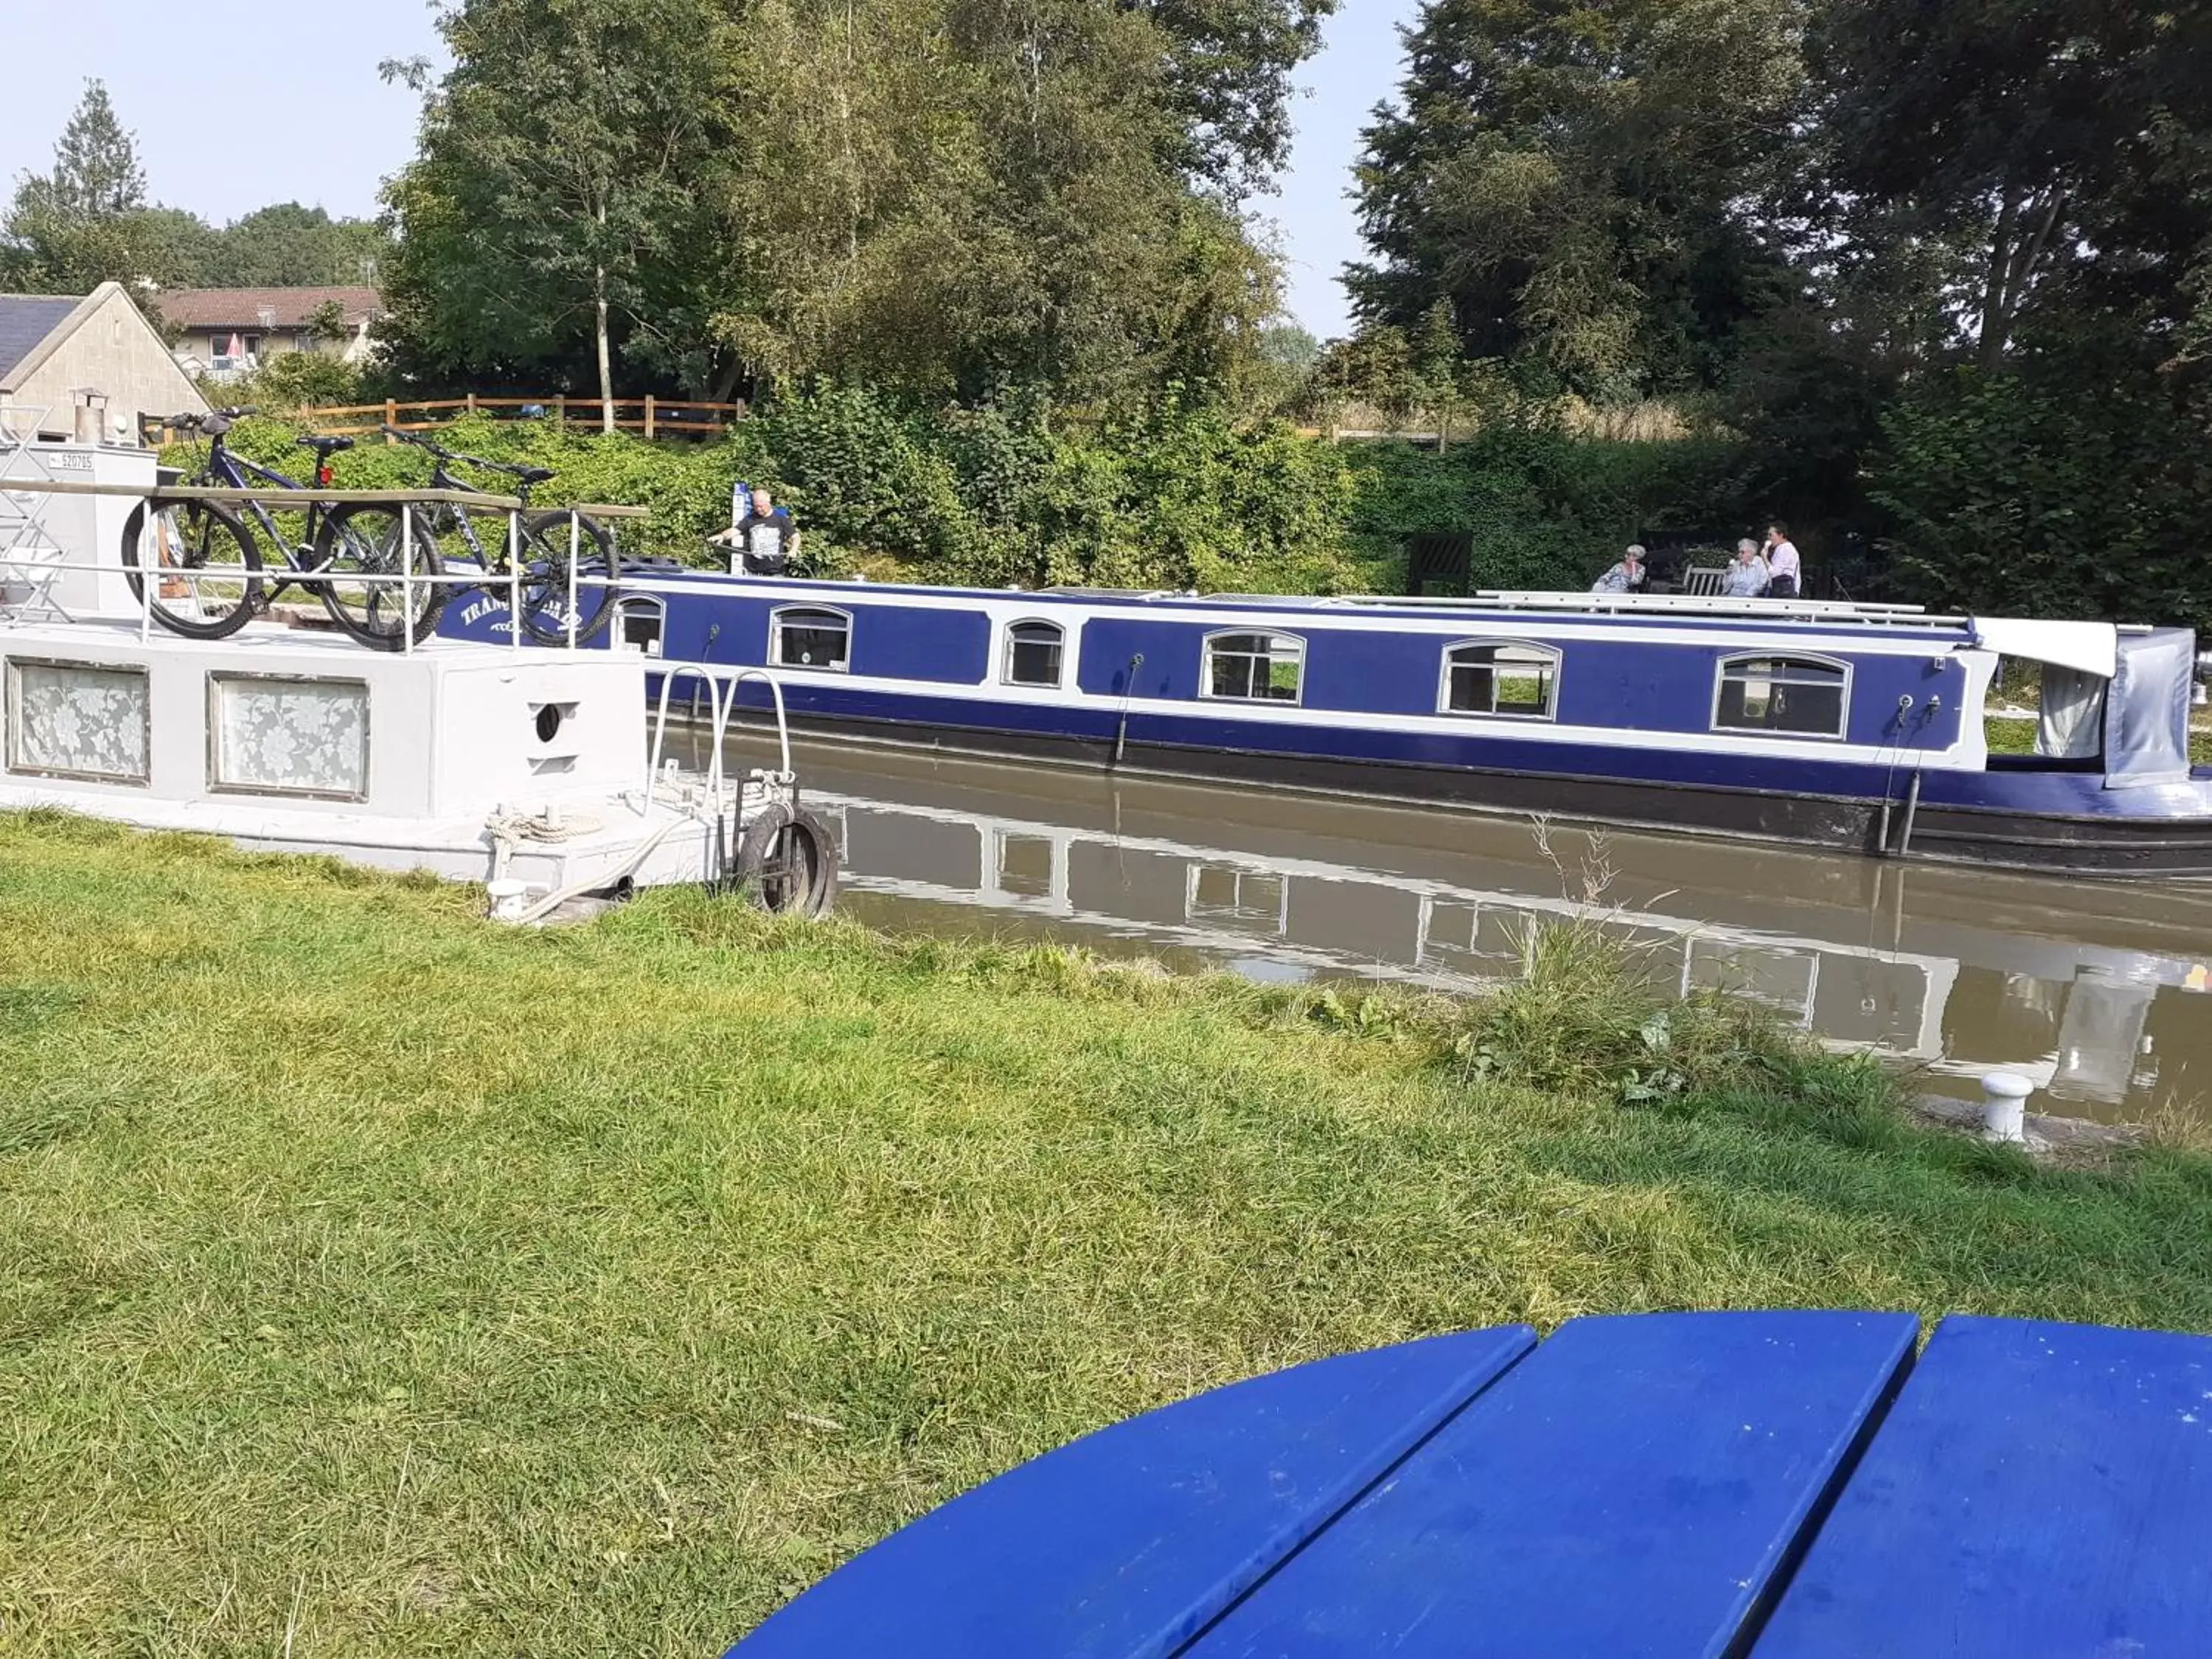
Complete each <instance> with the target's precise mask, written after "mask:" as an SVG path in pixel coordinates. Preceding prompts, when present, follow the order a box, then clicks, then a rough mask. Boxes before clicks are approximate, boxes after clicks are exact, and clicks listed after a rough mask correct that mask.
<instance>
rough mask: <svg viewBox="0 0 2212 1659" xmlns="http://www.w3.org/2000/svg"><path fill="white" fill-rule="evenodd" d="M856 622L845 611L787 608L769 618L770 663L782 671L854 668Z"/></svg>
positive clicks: (806, 607)
mask: <svg viewBox="0 0 2212 1659" xmlns="http://www.w3.org/2000/svg"><path fill="white" fill-rule="evenodd" d="M852 645H853V619H852V618H851V617H848V616H847V615H846V614H845V613H844V612H843V611H829V610H817V609H816V608H815V607H813V606H811V605H785V606H784V607H783V608H782V609H781V610H780V611H776V612H775V615H773V616H772V617H769V653H768V654H769V661H770V662H771V663H774V664H775V665H776V666H777V667H779V668H824V669H830V670H833V671H836V672H837V673H841V674H842V673H843V672H844V671H846V670H847V669H848V668H849V667H850V666H851V665H852Z"/></svg>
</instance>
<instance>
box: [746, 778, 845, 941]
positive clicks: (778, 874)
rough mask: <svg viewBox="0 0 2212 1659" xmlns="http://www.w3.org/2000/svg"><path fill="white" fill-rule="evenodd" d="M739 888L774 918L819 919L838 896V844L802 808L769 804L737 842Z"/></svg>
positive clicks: (824, 825) (818, 820)
mask: <svg viewBox="0 0 2212 1659" xmlns="http://www.w3.org/2000/svg"><path fill="white" fill-rule="evenodd" d="M737 862H738V867H737V878H738V884H739V885H740V886H741V887H742V888H743V889H744V890H745V891H746V892H748V893H750V895H751V896H752V900H753V902H754V903H756V904H757V905H759V906H760V907H761V908H763V910H768V911H771V912H773V913H774V914H775V915H799V916H809V917H811V916H818V915H821V914H822V913H823V911H825V910H827V909H828V908H829V905H830V902H831V901H832V900H833V899H835V898H836V896H837V842H836V837H835V836H832V835H831V834H830V833H829V825H828V824H826V823H823V821H822V820H821V819H820V818H819V817H816V816H815V814H813V813H812V812H811V811H807V809H806V808H805V807H803V806H799V807H794V806H792V805H789V804H788V803H787V802H784V801H780V800H775V801H770V802H769V804H768V805H766V806H763V808H762V809H761V811H760V813H759V816H758V817H755V818H754V819H753V821H752V822H751V823H748V824H747V825H746V826H745V832H744V836H741V837H740V838H739V840H738V861H737Z"/></svg>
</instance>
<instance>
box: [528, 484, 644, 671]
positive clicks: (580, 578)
mask: <svg viewBox="0 0 2212 1659" xmlns="http://www.w3.org/2000/svg"><path fill="white" fill-rule="evenodd" d="M568 518H569V515H568V513H565V512H551V513H532V514H530V516H529V517H527V518H526V519H525V520H523V521H522V566H523V572H524V574H523V578H522V626H523V629H524V631H526V633H527V634H528V635H530V637H531V638H532V639H533V640H535V641H538V643H539V644H540V645H566V644H567V643H568V555H569V550H570V548H571V547H572V546H573V547H574V550H575V552H576V578H577V580H576V635H575V636H576V642H577V643H578V644H579V645H581V644H582V643H583V642H584V641H586V640H589V639H594V638H596V637H598V635H599V631H600V630H601V629H604V628H605V626H606V625H607V621H608V618H610V617H612V616H613V615H614V613H615V583H616V582H617V581H618V580H621V578H622V562H621V558H620V556H619V555H617V553H616V551H615V538H614V537H613V535H612V534H611V533H610V532H609V531H608V530H607V527H606V526H605V525H603V524H601V523H600V522H599V520H597V519H594V518H592V517H591V516H590V515H589V514H588V513H577V514H576V515H575V520H576V529H575V532H573V535H572V532H570V530H569V528H568Z"/></svg>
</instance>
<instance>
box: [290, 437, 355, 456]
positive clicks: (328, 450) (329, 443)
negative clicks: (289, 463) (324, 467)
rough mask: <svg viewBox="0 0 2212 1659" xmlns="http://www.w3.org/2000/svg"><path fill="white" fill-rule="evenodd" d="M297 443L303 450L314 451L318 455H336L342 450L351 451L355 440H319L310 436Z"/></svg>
mask: <svg viewBox="0 0 2212 1659" xmlns="http://www.w3.org/2000/svg"><path fill="white" fill-rule="evenodd" d="M295 441H296V442H297V443H298V444H299V447H301V448H302V449H312V450H313V451H314V452H315V453H316V454H318V455H335V454H337V453H338V452H339V451H340V450H344V449H351V448H352V447H353V440H352V439H350V438H317V437H313V436H309V437H306V438H301V439H298V440H295Z"/></svg>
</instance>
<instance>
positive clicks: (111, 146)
mask: <svg viewBox="0 0 2212 1659" xmlns="http://www.w3.org/2000/svg"><path fill="white" fill-rule="evenodd" d="M179 217H180V216H176V215H173V214H169V213H167V211H166V210H149V208H148V206H147V204H146V178H145V174H144V173H143V172H142V171H141V170H140V168H139V166H138V153H137V143H136V142H135V141H134V140H133V139H132V137H131V134H130V133H129V132H128V131H125V129H124V126H123V124H122V123H121V121H119V120H118V118H117V117H116V113H115V106H114V105H113V104H112V103H111V102H110V101H109V100H108V96H107V88H106V87H105V86H103V85H102V84H101V83H100V82H98V81H88V82H85V89H84V96H83V98H82V100H80V101H79V102H78V104H77V106H76V112H74V113H73V114H72V115H70V118H69V125H67V126H65V127H64V128H63V129H62V135H61V138H60V140H59V141H58V143H56V144H55V146H54V165H53V169H52V172H50V173H34V174H27V175H25V176H24V177H23V178H21V179H20V180H18V182H17V184H16V187H15V197H14V200H13V201H12V202H11V204H9V210H8V213H7V216H6V217H5V219H4V220H0V275H4V276H5V277H6V279H7V281H8V283H9V285H10V286H14V287H18V288H35V289H53V290H59V291H64V292H81V291H82V290H84V289H90V288H92V287H94V286H95V285H97V284H99V283H103V282H108V281H111V280H112V281H118V282H129V281H131V280H133V279H134V278H139V277H146V278H152V279H155V280H159V279H161V278H162V277H165V276H169V275H171V274H172V273H173V270H174V269H175V267H176V265H177V264H178V263H179V259H180V258H181V257H182V256H183V255H184V254H185V252H186V249H185V246H184V244H185V241H186V240H188V239H186V238H181V237H179V234H178V232H179V224H178V222H177V221H178V219H179ZM182 217H186V218H188V217H189V216H182ZM191 224H192V225H194V226H198V222H197V220H192V221H191ZM198 228H200V229H203V230H204V228H205V227H204V226H198Z"/></svg>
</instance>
